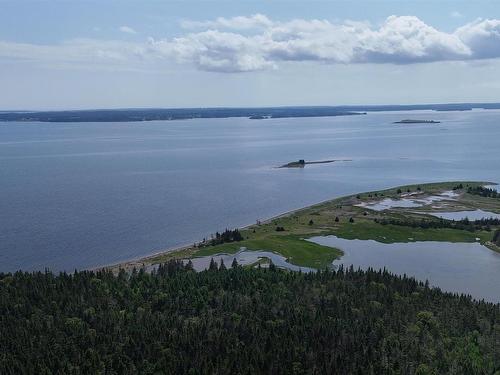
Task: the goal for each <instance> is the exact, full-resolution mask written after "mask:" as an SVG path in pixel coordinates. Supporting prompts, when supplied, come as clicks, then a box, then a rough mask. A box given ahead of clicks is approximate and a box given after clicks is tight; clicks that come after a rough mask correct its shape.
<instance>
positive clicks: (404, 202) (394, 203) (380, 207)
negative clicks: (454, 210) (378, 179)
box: [356, 191, 457, 211]
mask: <svg viewBox="0 0 500 375" xmlns="http://www.w3.org/2000/svg"><path fill="white" fill-rule="evenodd" d="M419 195H420V194H415V193H412V194H404V195H402V196H401V197H402V198H401V199H392V198H385V199H382V200H380V201H375V202H363V203H360V204H357V205H356V206H358V207H365V208H368V209H370V210H374V211H384V210H389V209H391V208H416V207H423V206H427V205H429V204H432V203H434V202H441V201H445V200H453V199H454V198H455V197H456V196H457V194H456V193H454V192H453V191H445V192H443V193H441V194H439V195H431V196H427V197H420V196H419Z"/></svg>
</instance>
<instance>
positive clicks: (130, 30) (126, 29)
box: [118, 26, 137, 34]
mask: <svg viewBox="0 0 500 375" xmlns="http://www.w3.org/2000/svg"><path fill="white" fill-rule="evenodd" d="M118 30H120V31H121V32H122V33H125V34H137V31H135V30H134V29H133V28H131V27H130V26H120V27H119V28H118Z"/></svg>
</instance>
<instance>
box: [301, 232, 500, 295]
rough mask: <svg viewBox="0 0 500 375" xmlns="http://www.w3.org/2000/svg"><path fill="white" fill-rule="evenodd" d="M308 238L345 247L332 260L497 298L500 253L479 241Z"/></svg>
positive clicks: (455, 290) (458, 291)
mask: <svg viewBox="0 0 500 375" xmlns="http://www.w3.org/2000/svg"><path fill="white" fill-rule="evenodd" d="M309 241H312V242H315V243H317V244H320V245H324V246H331V247H335V248H338V249H341V250H343V251H344V253H345V254H344V256H343V257H342V258H341V259H339V260H336V261H335V262H334V263H333V264H334V265H339V264H344V265H345V266H349V265H351V264H352V265H354V267H361V268H363V269H366V268H368V267H373V268H375V269H379V268H384V267H385V268H387V269H388V270H389V271H391V272H394V273H396V274H401V275H402V274H406V275H409V276H414V277H415V278H417V279H420V280H429V282H430V284H431V285H434V286H437V287H440V288H441V289H442V290H445V291H449V292H456V293H465V294H470V295H472V296H473V297H474V298H477V299H485V300H487V301H491V302H500V287H499V285H500V254H499V253H496V252H494V251H492V250H490V249H488V248H487V247H485V246H483V245H481V244H480V243H450V242H435V241H422V242H410V243H394V244H384V243H381V242H377V241H373V240H346V239H343V238H338V237H336V236H323V237H313V238H310V239H309Z"/></svg>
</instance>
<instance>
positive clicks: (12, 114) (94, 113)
mask: <svg viewBox="0 0 500 375" xmlns="http://www.w3.org/2000/svg"><path fill="white" fill-rule="evenodd" d="M472 108H484V109H500V103H477V104H471V103H459V104H422V105H380V106H369V105H365V106H363V105H360V106H324V107H320V106H316V107H269V108H265V107H264V108H144V109H100V110H75V111H0V121H43V122H115V121H116V122H119V121H152V120H182V119H192V118H227V117H251V118H255V119H265V118H284V117H320V116H345V115H357V114H365V113H366V112H378V111H411V110H423V109H427V110H435V111H457V110H458V111H460V110H462V111H465V110H471V109H472Z"/></svg>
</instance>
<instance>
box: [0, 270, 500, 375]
mask: <svg viewBox="0 0 500 375" xmlns="http://www.w3.org/2000/svg"><path fill="white" fill-rule="evenodd" d="M223 268H224V267H223ZM478 272H480V270H478ZM0 296H1V298H0V373H1V374H2V375H11V374H12V375H14V374H15V375H17V374H120V375H128V374H145V375H147V374H278V375H280V374H368V375H373V374H410V375H411V374H497V373H498V371H499V370H500V345H499V341H498V340H499V337H500V307H499V305H494V304H490V303H485V302H476V301H474V300H472V299H471V298H470V297H466V296H458V295H452V294H449V293H443V292H441V291H439V290H438V289H431V288H429V286H428V284H427V283H422V282H418V281H416V280H414V279H412V278H407V277H406V276H394V275H392V274H390V273H388V272H387V271H385V270H384V271H374V270H371V269H369V270H367V271H360V270H355V269H353V268H349V269H344V268H342V267H340V269H338V270H337V271H324V272H318V273H307V274H303V273H297V272H287V271H281V270H278V269H276V268H275V267H271V268H270V269H264V268H262V269H254V268H244V267H239V266H238V267H235V268H233V269H222V270H220V267H219V269H218V267H217V266H216V265H214V266H213V267H212V269H211V270H208V271H204V272H200V273H196V272H194V271H192V270H190V267H189V266H184V265H183V264H182V263H181V262H175V261H172V262H169V263H167V264H166V265H162V266H161V267H160V268H159V269H158V271H157V272H153V273H152V274H149V273H146V272H144V271H142V270H141V271H139V272H136V271H134V272H132V273H131V274H127V273H126V272H125V271H121V272H120V273H119V274H118V275H113V273H111V272H109V271H99V272H89V271H85V272H76V273H74V274H66V273H62V274H60V275H54V274H53V273H51V272H36V273H22V272H17V273H14V274H1V273H0Z"/></svg>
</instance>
